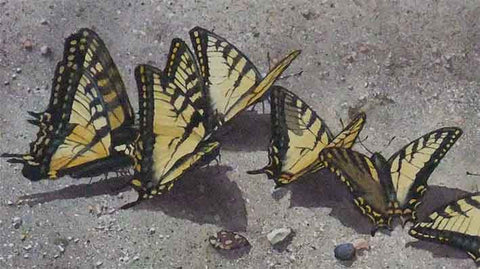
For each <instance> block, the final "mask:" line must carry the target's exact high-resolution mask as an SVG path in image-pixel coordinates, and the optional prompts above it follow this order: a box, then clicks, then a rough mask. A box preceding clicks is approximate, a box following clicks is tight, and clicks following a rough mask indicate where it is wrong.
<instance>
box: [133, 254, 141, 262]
mask: <svg viewBox="0 0 480 269" xmlns="http://www.w3.org/2000/svg"><path fill="white" fill-rule="evenodd" d="M139 259H140V257H138V256H136V255H135V256H133V259H132V260H133V261H138V260H139Z"/></svg>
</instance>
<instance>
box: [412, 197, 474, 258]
mask: <svg viewBox="0 0 480 269" xmlns="http://www.w3.org/2000/svg"><path fill="white" fill-rule="evenodd" d="M428 218H429V220H427V221H425V222H418V223H415V224H414V225H413V226H412V227H411V228H410V231H409V234H410V235H411V236H413V237H415V238H418V239H422V240H427V241H432V242H437V243H441V244H446V245H450V246H453V247H456V248H459V249H462V250H464V251H466V252H467V253H468V255H470V257H472V259H473V260H474V261H475V262H476V263H477V264H479V263H480V194H478V193H476V194H473V195H469V196H467V197H465V198H462V199H460V200H458V201H454V202H452V203H449V204H448V205H446V206H443V207H442V208H440V209H438V210H435V211H434V212H433V213H432V214H431V215H430V216H429V217H428Z"/></svg>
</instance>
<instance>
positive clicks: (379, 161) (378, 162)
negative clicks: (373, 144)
mask: <svg viewBox="0 0 480 269" xmlns="http://www.w3.org/2000/svg"><path fill="white" fill-rule="evenodd" d="M371 159H372V162H373V164H374V165H375V167H377V168H380V167H386V166H387V165H388V161H387V159H385V157H383V155H382V154H381V153H380V152H374V153H373V154H372V157H371Z"/></svg>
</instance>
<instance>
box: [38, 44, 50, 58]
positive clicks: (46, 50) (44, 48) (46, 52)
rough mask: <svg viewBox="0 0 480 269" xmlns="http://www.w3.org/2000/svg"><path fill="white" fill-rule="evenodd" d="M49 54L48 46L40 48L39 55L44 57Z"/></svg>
mask: <svg viewBox="0 0 480 269" xmlns="http://www.w3.org/2000/svg"><path fill="white" fill-rule="evenodd" d="M50 52H51V50H50V48H49V47H48V46H42V47H41V48H40V53H41V54H42V55H44V56H46V55H48V54H50Z"/></svg>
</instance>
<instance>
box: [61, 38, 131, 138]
mask: <svg viewBox="0 0 480 269" xmlns="http://www.w3.org/2000/svg"><path fill="white" fill-rule="evenodd" d="M65 49H66V50H65V53H68V55H67V56H66V59H67V66H69V65H76V66H77V67H78V68H79V69H82V72H83V73H84V74H85V75H89V76H91V77H92V78H93V79H92V80H94V82H95V83H96V87H98V89H99V91H100V93H101V95H102V96H103V100H104V102H105V106H106V110H107V111H108V118H109V122H110V124H111V127H112V130H115V129H117V128H121V127H130V126H131V125H133V123H134V116H133V109H132V107H131V105H130V102H129V100H128V95H127V92H126V89H125V85H124V84H123V80H122V78H121V76H120V73H119V71H118V69H117V67H116V65H115V63H114V62H113V60H112V57H111V56H110V53H109V52H108V50H107V48H106V46H105V44H104V43H103V41H102V40H101V39H100V37H99V36H98V35H97V34H96V33H95V32H93V31H92V30H89V29H81V30H79V31H78V32H77V33H76V34H74V35H72V36H71V37H69V38H68V39H67V41H66V45H65Z"/></svg>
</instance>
